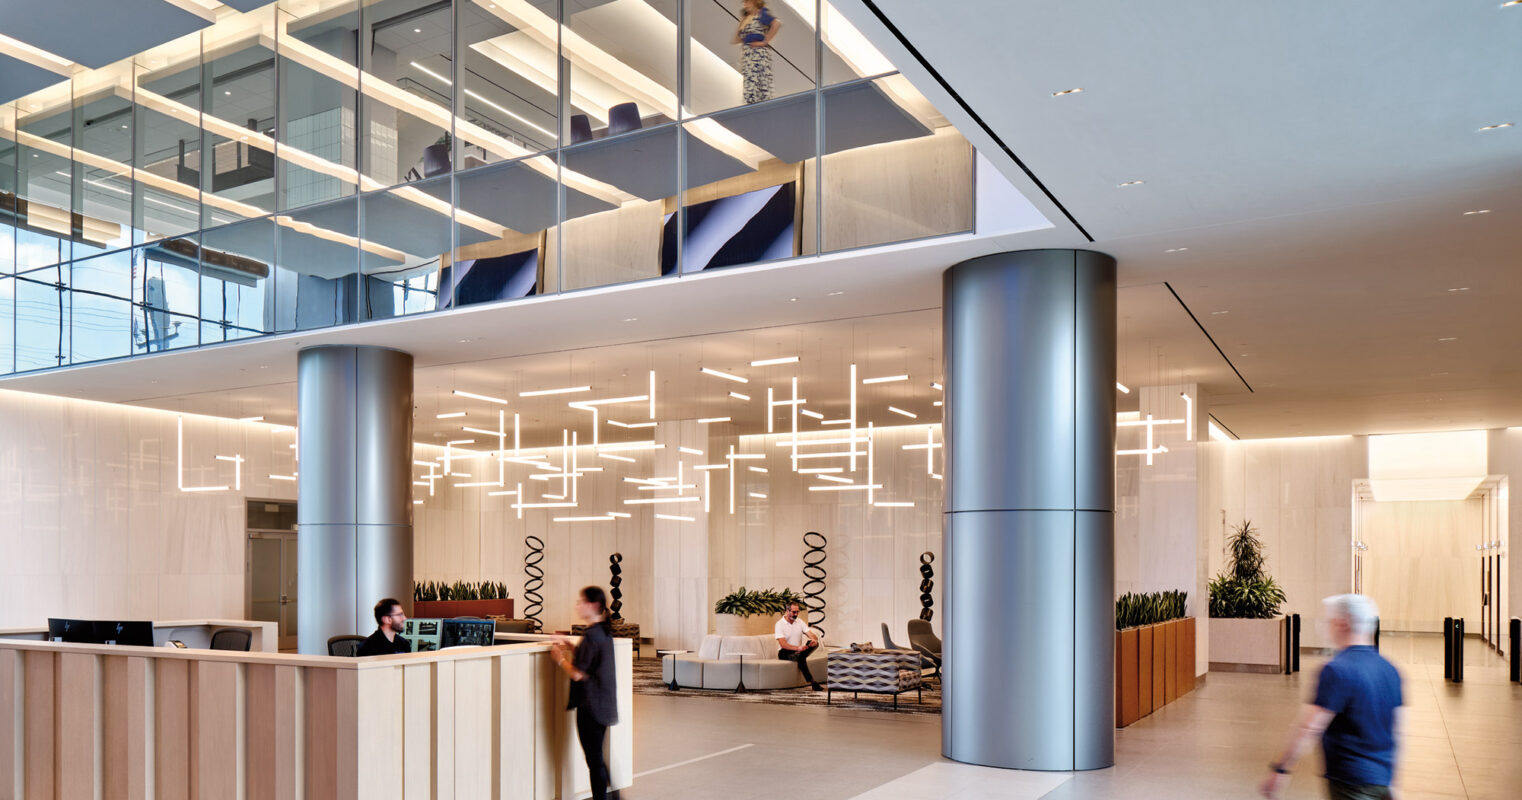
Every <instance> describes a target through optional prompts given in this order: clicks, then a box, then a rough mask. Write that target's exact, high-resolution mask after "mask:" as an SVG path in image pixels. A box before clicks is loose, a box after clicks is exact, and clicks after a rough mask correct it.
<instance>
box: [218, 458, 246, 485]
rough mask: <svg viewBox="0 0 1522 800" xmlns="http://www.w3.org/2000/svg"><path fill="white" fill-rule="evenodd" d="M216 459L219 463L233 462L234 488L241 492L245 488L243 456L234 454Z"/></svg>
mask: <svg viewBox="0 0 1522 800" xmlns="http://www.w3.org/2000/svg"><path fill="white" fill-rule="evenodd" d="M216 459H217V460H218V461H231V462H232V464H233V488H234V489H240V490H241V489H242V488H243V456H241V455H236V454H234V455H230V456H216Z"/></svg>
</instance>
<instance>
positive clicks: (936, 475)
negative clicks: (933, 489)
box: [930, 472, 945, 481]
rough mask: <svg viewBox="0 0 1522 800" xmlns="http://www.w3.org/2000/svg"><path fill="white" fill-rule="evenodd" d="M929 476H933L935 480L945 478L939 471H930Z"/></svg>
mask: <svg viewBox="0 0 1522 800" xmlns="http://www.w3.org/2000/svg"><path fill="white" fill-rule="evenodd" d="M930 477H932V478H934V479H935V480H938V481H940V480H945V478H944V477H943V476H942V475H941V474H940V473H938V472H932V473H930Z"/></svg>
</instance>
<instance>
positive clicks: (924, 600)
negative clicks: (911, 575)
mask: <svg viewBox="0 0 1522 800" xmlns="http://www.w3.org/2000/svg"><path fill="white" fill-rule="evenodd" d="M932 561H935V553H932V552H930V551H929V550H926V551H925V552H923V553H920V619H922V620H924V621H926V622H929V621H930V618H931V617H933V616H935V609H933V608H931V606H933V605H935V598H933V597H931V596H930V590H931V589H933V588H935V581H934V580H933V579H934V578H935V570H934V569H933V568H931V566H930V562H932Z"/></svg>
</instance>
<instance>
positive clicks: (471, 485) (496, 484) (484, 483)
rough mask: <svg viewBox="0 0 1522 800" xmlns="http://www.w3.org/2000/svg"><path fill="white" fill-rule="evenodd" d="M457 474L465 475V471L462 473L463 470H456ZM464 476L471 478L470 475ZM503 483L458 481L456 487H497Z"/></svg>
mask: <svg viewBox="0 0 1522 800" xmlns="http://www.w3.org/2000/svg"><path fill="white" fill-rule="evenodd" d="M455 474H456V475H464V473H461V472H456V473H455ZM464 477H467V478H469V477H470V476H469V475H464ZM501 485H502V484H500V483H497V482H496V481H474V482H471V483H457V484H455V485H454V488H456V489H473V488H479V487H482V486H492V487H496V486H501Z"/></svg>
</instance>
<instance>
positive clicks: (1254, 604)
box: [1210, 520, 1285, 619]
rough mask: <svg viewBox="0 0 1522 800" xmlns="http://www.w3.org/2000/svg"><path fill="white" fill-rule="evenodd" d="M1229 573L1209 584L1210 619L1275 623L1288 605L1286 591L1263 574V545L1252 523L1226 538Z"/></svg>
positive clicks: (1226, 572)
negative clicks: (1269, 620)
mask: <svg viewBox="0 0 1522 800" xmlns="http://www.w3.org/2000/svg"><path fill="white" fill-rule="evenodd" d="M1226 554H1227V557H1228V559H1229V561H1228V563H1227V565H1226V569H1224V570H1222V571H1221V573H1220V574H1218V575H1216V576H1215V578H1214V579H1212V580H1211V581H1210V616H1212V617H1221V618H1225V619H1273V618H1274V617H1276V616H1278V615H1279V606H1281V605H1283V604H1284V602H1285V598H1284V589H1282V588H1280V586H1279V584H1278V583H1276V582H1275V581H1274V579H1273V577H1272V576H1270V575H1268V573H1267V572H1265V571H1264V563H1265V560H1266V559H1265V558H1264V554H1263V542H1262V540H1260V539H1259V538H1258V529H1257V528H1254V527H1253V526H1252V522H1250V521H1248V520H1243V521H1242V524H1241V525H1238V526H1235V527H1233V528H1232V529H1231V535H1230V536H1228V537H1226Z"/></svg>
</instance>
